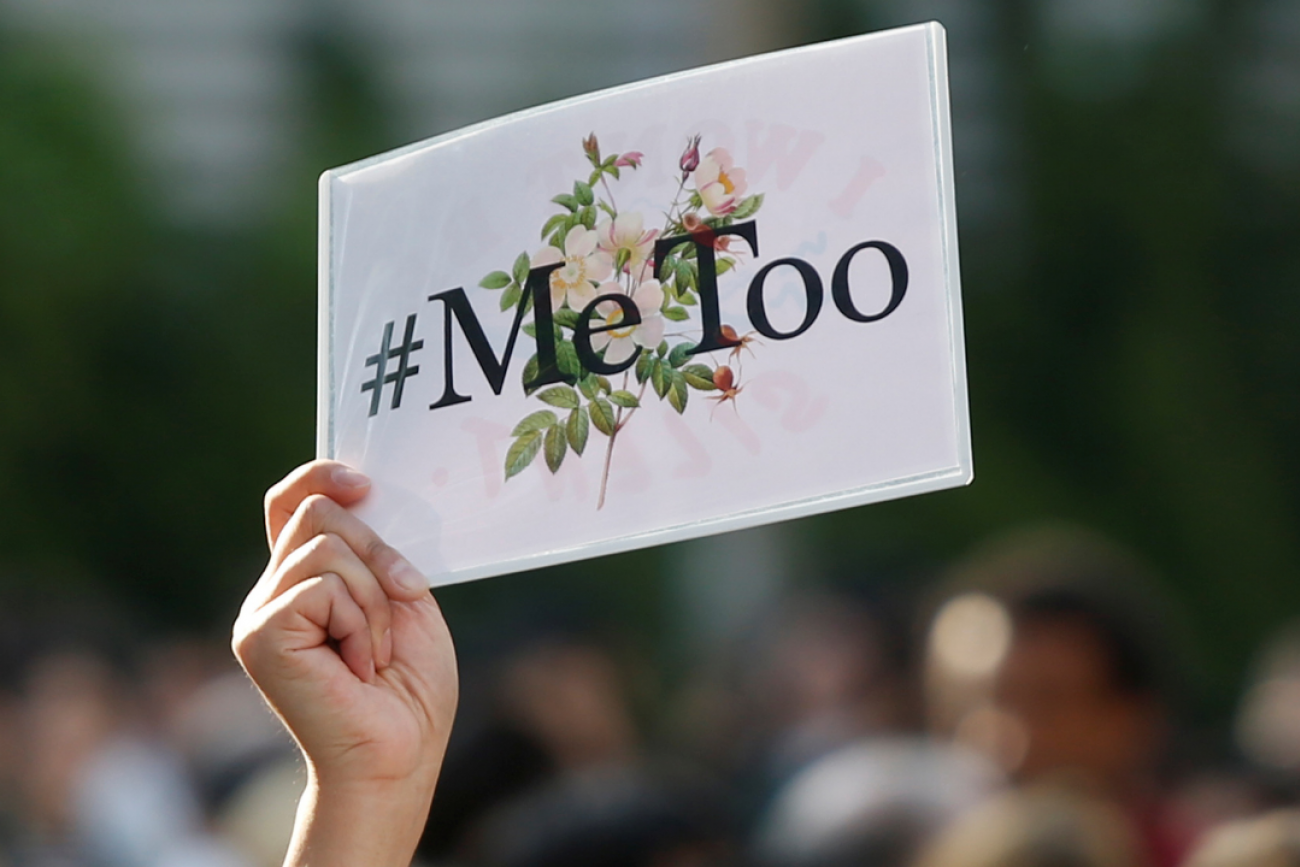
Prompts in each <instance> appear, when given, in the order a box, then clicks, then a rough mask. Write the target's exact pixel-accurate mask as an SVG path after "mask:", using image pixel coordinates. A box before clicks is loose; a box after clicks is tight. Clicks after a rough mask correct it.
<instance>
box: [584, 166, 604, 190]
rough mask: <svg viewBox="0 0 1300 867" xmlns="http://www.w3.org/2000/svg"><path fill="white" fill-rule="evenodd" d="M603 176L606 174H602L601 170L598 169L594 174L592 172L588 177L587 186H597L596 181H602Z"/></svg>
mask: <svg viewBox="0 0 1300 867" xmlns="http://www.w3.org/2000/svg"><path fill="white" fill-rule="evenodd" d="M602 174H604V172H602V171H601V170H600V169H599V168H597V169H596V170H595V171H594V172H592V173H591V174H590V175H588V176H587V184H588V185H589V186H595V184H596V181H598V180H600V176H601V175H602Z"/></svg>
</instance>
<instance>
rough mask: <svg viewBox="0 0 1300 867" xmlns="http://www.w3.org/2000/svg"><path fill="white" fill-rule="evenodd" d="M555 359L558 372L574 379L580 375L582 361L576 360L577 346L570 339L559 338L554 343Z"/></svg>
mask: <svg viewBox="0 0 1300 867" xmlns="http://www.w3.org/2000/svg"><path fill="white" fill-rule="evenodd" d="M555 361H556V364H558V365H559V367H560V373H563V374H565V375H566V376H572V377H574V378H575V379H576V378H577V377H579V376H582V372H583V371H582V362H581V361H579V360H578V348H577V347H576V346H574V345H573V341H571V340H561V341H559V342H557V343H556V344H555Z"/></svg>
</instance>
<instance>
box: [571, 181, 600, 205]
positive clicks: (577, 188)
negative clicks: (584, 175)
mask: <svg viewBox="0 0 1300 867" xmlns="http://www.w3.org/2000/svg"><path fill="white" fill-rule="evenodd" d="M573 197H574V198H575V199H577V200H578V204H580V205H590V204H591V203H592V202H594V201H596V197H595V196H594V195H592V193H591V186H590V185H588V184H584V183H583V182H582V181H574V182H573Z"/></svg>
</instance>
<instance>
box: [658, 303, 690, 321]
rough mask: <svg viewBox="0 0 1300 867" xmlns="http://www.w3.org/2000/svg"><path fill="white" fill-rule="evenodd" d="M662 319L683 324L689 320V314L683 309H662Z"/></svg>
mask: <svg viewBox="0 0 1300 867" xmlns="http://www.w3.org/2000/svg"><path fill="white" fill-rule="evenodd" d="M664 318H665V319H671V320H672V321H674V322H685V321H686V320H687V319H690V318H691V314H689V313H687V312H686V308H684V307H668V308H665V309H664Z"/></svg>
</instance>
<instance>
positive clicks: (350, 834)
mask: <svg viewBox="0 0 1300 867" xmlns="http://www.w3.org/2000/svg"><path fill="white" fill-rule="evenodd" d="M436 782H437V774H436V772H434V773H432V774H430V773H428V772H423V771H418V772H415V773H412V774H411V775H410V776H407V777H402V778H399V779H356V778H349V779H343V778H340V777H337V776H330V775H322V774H321V773H319V772H318V771H317V770H316V769H314V768H309V769H308V773H307V788H306V790H305V791H304V792H303V796H302V799H301V801H299V804H298V818H297V821H296V822H295V824H294V834H293V841H292V843H291V844H290V847H289V853H288V855H287V857H286V858H285V865H286V867H334V865H339V867H343V865H348V867H352V865H357V864H366V865H373V867H390V865H391V867H407V865H409V864H410V863H411V858H412V856H413V855H414V853H415V847H416V844H418V843H419V841H420V835H421V834H422V833H423V832H424V826H425V821H426V820H427V818H428V815H429V805H430V803H431V801H432V799H433V789H434V784H435V783H436Z"/></svg>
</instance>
